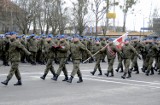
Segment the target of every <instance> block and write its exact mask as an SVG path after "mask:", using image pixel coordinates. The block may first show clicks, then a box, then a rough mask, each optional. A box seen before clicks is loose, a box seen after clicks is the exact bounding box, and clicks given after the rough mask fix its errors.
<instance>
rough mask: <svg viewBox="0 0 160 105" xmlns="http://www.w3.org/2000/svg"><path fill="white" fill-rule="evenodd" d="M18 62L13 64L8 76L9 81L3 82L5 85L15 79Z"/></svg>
mask: <svg viewBox="0 0 160 105" xmlns="http://www.w3.org/2000/svg"><path fill="white" fill-rule="evenodd" d="M17 67H18V62H11V69H10V71H9V74H8V76H7V79H6V80H5V81H3V82H1V83H2V84H4V85H8V82H9V80H10V79H11V78H12V77H13V75H14V74H15V71H16V70H17Z"/></svg>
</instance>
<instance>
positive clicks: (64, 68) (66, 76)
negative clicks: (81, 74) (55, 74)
mask: <svg viewBox="0 0 160 105" xmlns="http://www.w3.org/2000/svg"><path fill="white" fill-rule="evenodd" d="M62 71H63V73H64V76H65V78H64V79H63V80H62V81H67V80H68V71H67V68H66V65H64V67H63V69H62Z"/></svg>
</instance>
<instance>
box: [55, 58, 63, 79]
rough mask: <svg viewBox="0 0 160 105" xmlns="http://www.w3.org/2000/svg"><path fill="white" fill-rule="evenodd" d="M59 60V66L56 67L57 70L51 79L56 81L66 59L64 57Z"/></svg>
mask: <svg viewBox="0 0 160 105" xmlns="http://www.w3.org/2000/svg"><path fill="white" fill-rule="evenodd" d="M59 61H60V62H59V68H58V70H57V72H56V75H55V77H54V78H52V80H55V81H57V79H58V76H59V75H60V74H61V71H62V70H63V68H64V66H65V63H66V61H65V60H64V58H60V59H59Z"/></svg>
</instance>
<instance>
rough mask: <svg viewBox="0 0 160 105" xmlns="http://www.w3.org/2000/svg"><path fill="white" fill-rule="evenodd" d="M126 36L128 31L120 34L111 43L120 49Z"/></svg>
mask: <svg viewBox="0 0 160 105" xmlns="http://www.w3.org/2000/svg"><path fill="white" fill-rule="evenodd" d="M127 37H128V32H127V33H125V34H123V35H122V36H120V37H119V38H117V39H115V40H114V41H113V43H114V44H115V45H116V46H117V48H118V49H121V48H122V46H123V45H124V42H125V39H127Z"/></svg>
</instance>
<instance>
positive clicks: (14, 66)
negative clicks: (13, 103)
mask: <svg viewBox="0 0 160 105" xmlns="http://www.w3.org/2000/svg"><path fill="white" fill-rule="evenodd" d="M18 66H19V62H11V69H10V71H9V74H8V76H7V79H8V80H10V79H11V78H12V77H13V75H14V74H15V76H16V78H17V79H18V80H21V75H20V72H19V69H18Z"/></svg>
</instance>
